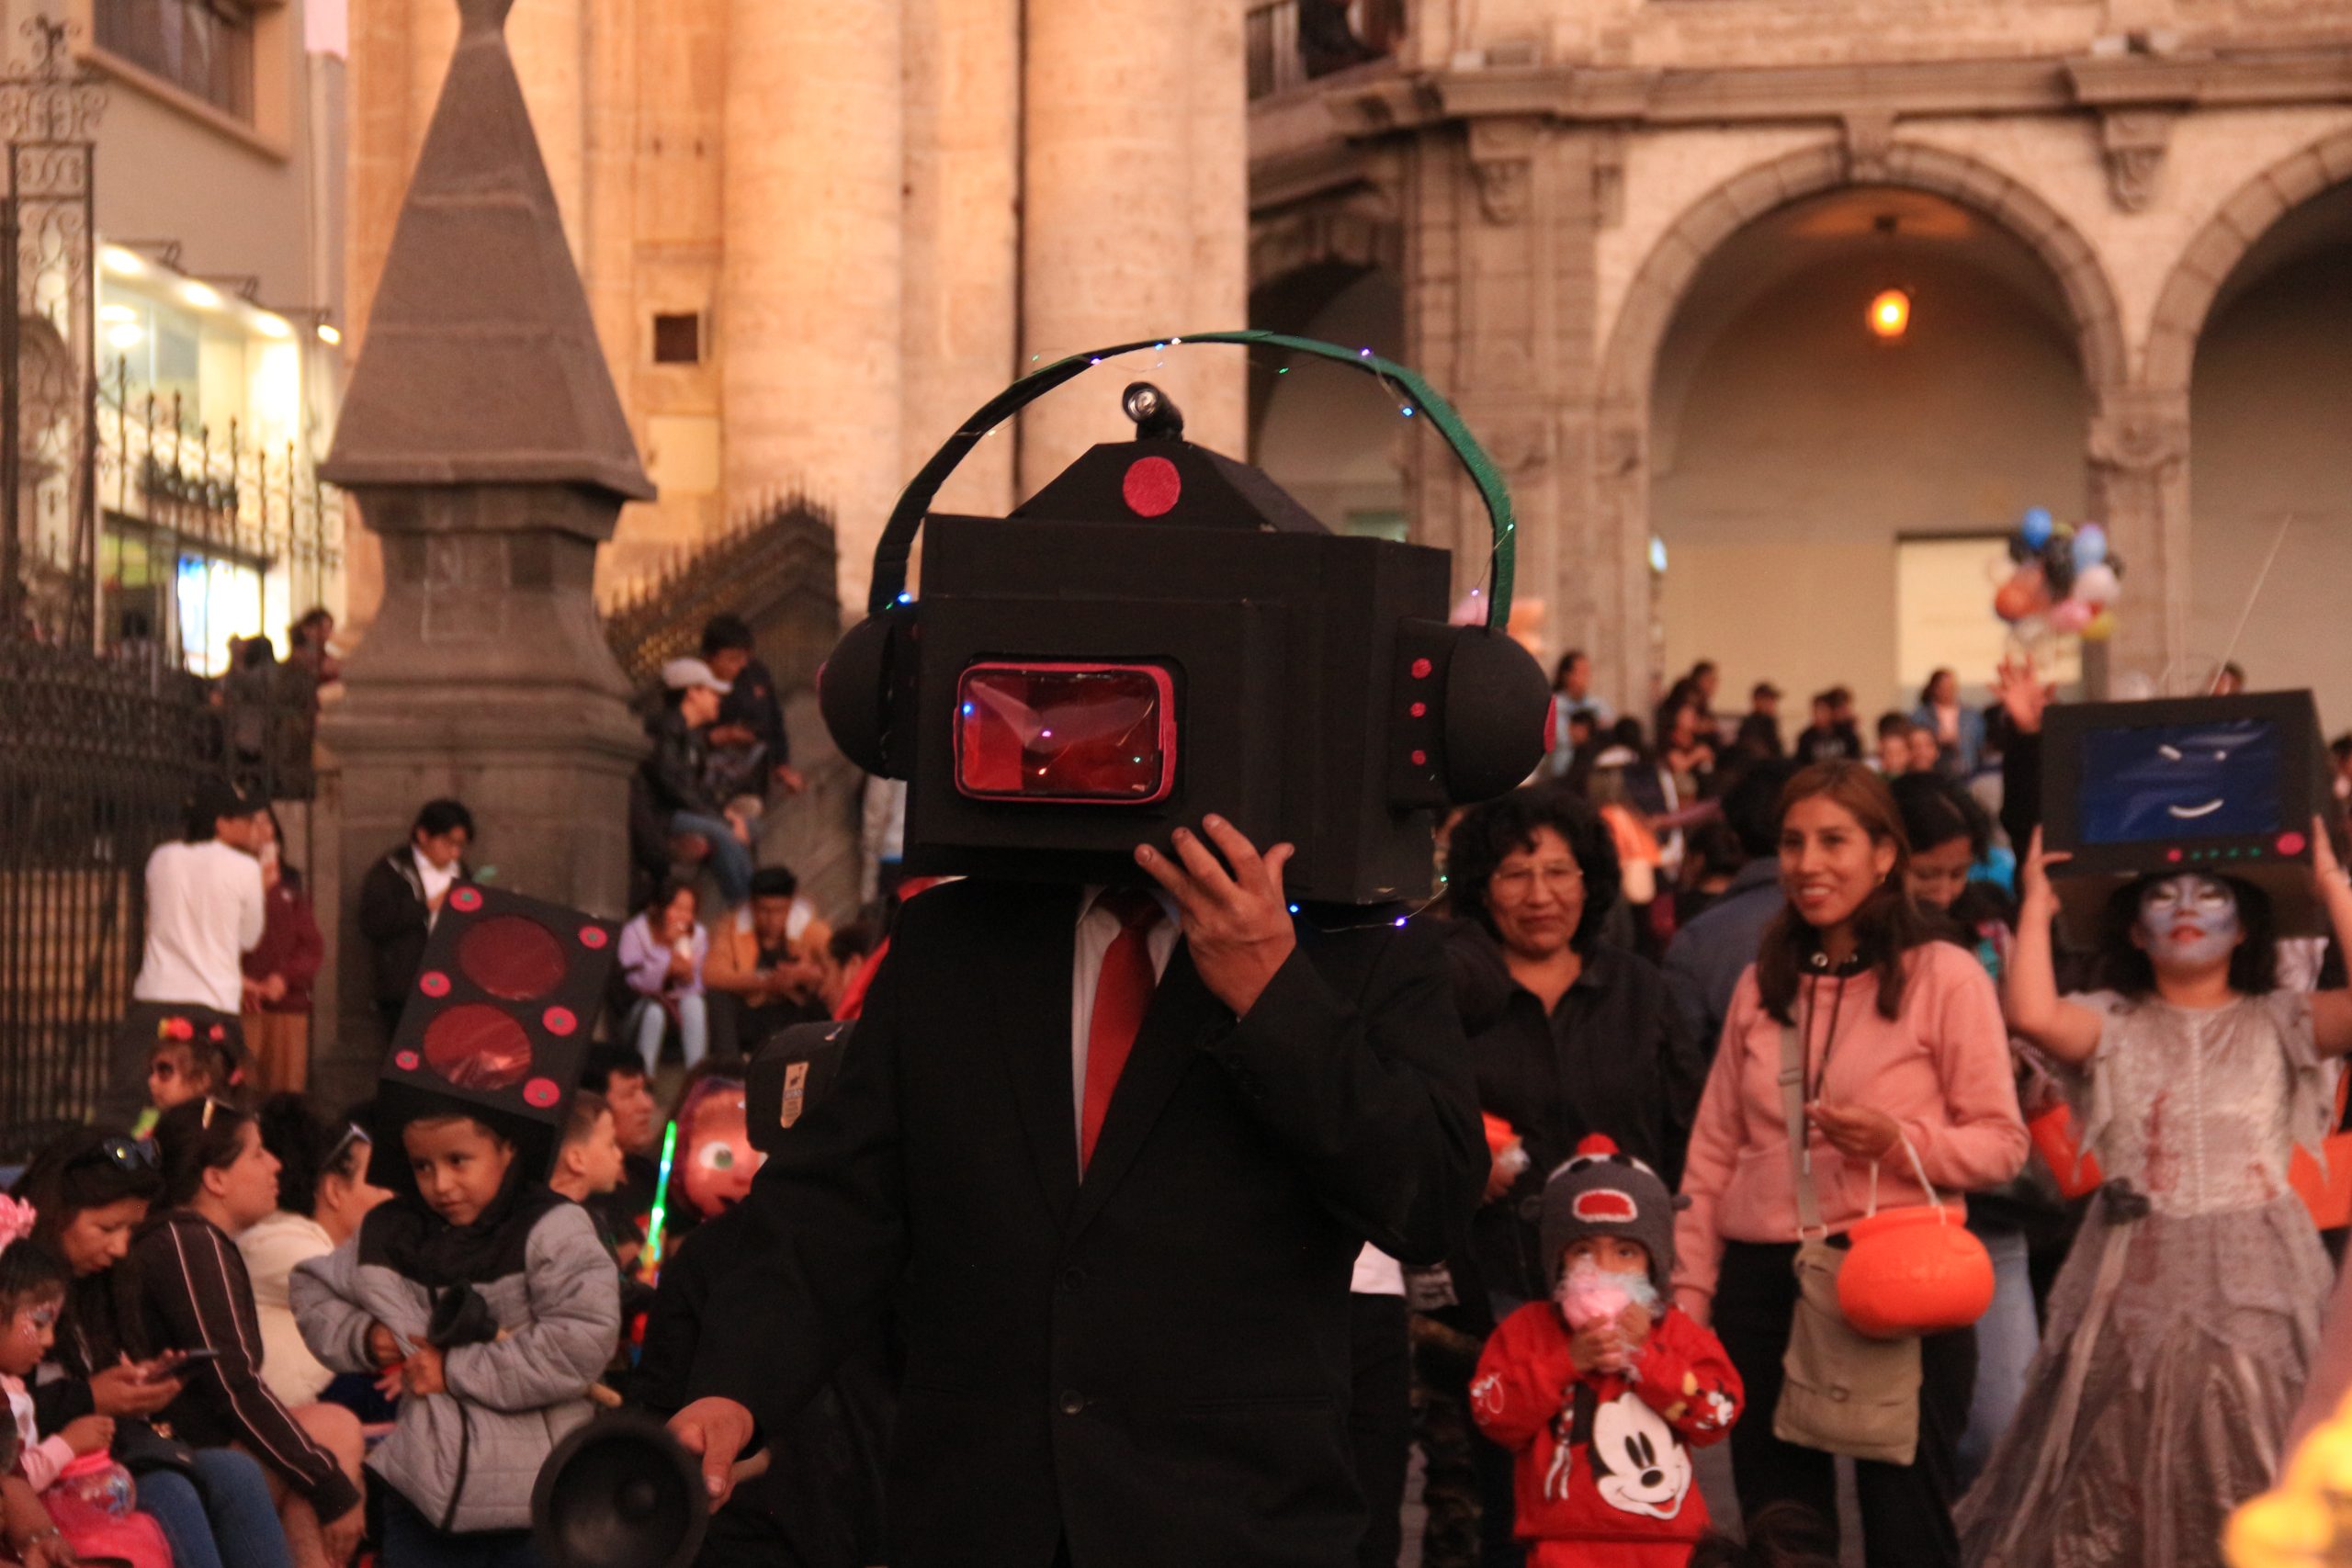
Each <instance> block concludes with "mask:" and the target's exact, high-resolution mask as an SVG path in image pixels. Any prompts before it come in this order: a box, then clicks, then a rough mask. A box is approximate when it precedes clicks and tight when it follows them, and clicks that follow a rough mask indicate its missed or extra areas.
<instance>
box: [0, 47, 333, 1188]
mask: <svg viewBox="0 0 2352 1568" xmlns="http://www.w3.org/2000/svg"><path fill="white" fill-rule="evenodd" d="M26 36H27V37H28V38H29V39H31V40H32V54H31V58H30V59H29V61H28V62H26V63H25V64H24V65H23V66H22V67H20V68H19V69H17V70H16V71H15V72H13V73H8V74H6V75H0V175H5V177H6V186H5V189H0V1159H13V1158H17V1157H21V1156H24V1155H26V1154H27V1153H28V1152H30V1150H32V1149H33V1148H35V1147H37V1146H38V1145H40V1143H41V1142H42V1141H44V1140H45V1139H46V1138H47V1137H48V1136H49V1135H50V1134H52V1133H53V1132H54V1131H55V1130H56V1129H57V1128H58V1127H60V1126H61V1125H66V1124H72V1123H75V1122H82V1121H85V1120H86V1119H87V1118H88V1116H89V1115H90V1114H91V1111H92V1109H93V1107H94V1105H95V1103H96V1098H97V1095H98V1092H99V1089H100V1088H101V1086H102V1081H103V1078H104V1076H105V1073H106V1070H107V1057H108V1047H109V1045H110V1043H111V1041H112V1039H113V1036H114V1033H115V1031H116V1029H117V1027H118V1025H119V1021H120V1019H121V1017H122V1013H123V1010H124V1009H125V1006H126V1004H127V1003H128V1000H129V998H130V986H131V982H132V980H133V978H134V977H135V976H136V973H137V969H138V965H139V961H140V954H141V944H142V942H143V934H144V931H145V925H146V919H145V917H146V898H145V870H146V863H147V857H148V855H149V854H150V853H151V852H153V850H154V848H155V846H156V845H157V844H159V843H161V842H163V841H164V840H166V839H168V838H172V837H175V836H176V835H177V834H178V833H179V831H180V829H181V828H182V825H183V824H182V815H181V814H182V803H183V802H184V801H185V800H186V799H187V795H188V792H189V789H190V787H191V786H192V785H193V784H194V783H195V782H196V781H197V779H198V777H200V776H202V775H204V774H207V773H229V774H232V775H234V776H236V777H238V778H239V779H240V780H241V781H243V782H245V783H247V784H252V785H254V786H256V787H257V788H259V789H261V790H263V791H265V792H266V793H267V795H268V796H269V797H270V798H271V799H274V800H288V799H300V798H308V797H309V795H311V728H312V716H313V714H314V712H315V708H316V703H317V693H316V689H315V686H314V685H313V683H312V681H311V675H310V673H309V671H308V670H307V669H306V668H304V667H303V666H301V665H299V664H279V663H277V662H276V661H275V660H268V659H261V658H248V659H244V660H232V663H231V668H230V670H229V671H228V672H227V673H226V674H225V675H223V676H222V678H221V679H220V680H218V681H208V680H206V679H203V678H202V677H201V676H200V675H198V673H195V672H191V671H189V670H188V669H187V668H186V663H187V652H188V648H189V643H188V640H187V637H186V635H185V633H186V631H187V628H185V627H183V626H179V625H177V624H176V621H175V613H176V606H175V603H174V595H173V593H172V592H171V590H170V586H169V585H170V582H171V581H172V578H173V577H174V576H175V574H176V573H177V571H178V570H181V563H182V561H183V560H184V559H185V558H187V556H188V555H189V554H191V553H195V554H199V555H200V556H202V557H203V558H224V557H226V558H233V559H235V560H237V561H240V562H243V563H246V564H248V565H250V566H251V567H253V568H254V569H257V570H262V571H264V572H265V573H275V575H276V576H277V580H278V581H280V582H281V583H282V584H287V585H288V586H286V587H284V588H282V589H281V592H285V593H286V595H287V598H286V599H285V601H283V602H284V603H285V604H287V607H288V611H289V613H290V612H292V611H294V610H296V609H299V608H300V606H299V605H297V604H294V603H293V601H294V600H295V599H296V598H298V597H299V596H300V595H301V594H302V593H304V592H310V593H312V594H317V593H319V592H321V591H322V587H323V584H324V582H325V581H326V578H327V576H328V574H329V573H331V572H333V571H334V570H335V569H336V567H337V565H338V564H339V562H338V559H337V547H338V544H339V541H340V538H341V535H342V515H341V510H340V504H341V503H340V501H339V500H338V499H337V498H336V497H335V496H334V493H333V492H332V491H328V490H326V489H325V488H324V487H322V486H321V485H320V484H319V483H318V481H317V479H316V477H315V474H314V473H309V472H308V471H307V470H306V469H305V468H303V467H302V466H301V465H300V464H298V463H297V462H296V460H295V457H294V454H292V453H284V454H280V453H263V452H259V451H254V450H253V449H251V448H250V447H248V446H244V445H243V443H242V442H241V440H240V438H239V435H238V433H237V432H236V430H235V429H234V428H233V427H232V428H231V429H230V430H228V431H226V432H224V433H221V434H220V435H219V436H217V437H216V435H215V434H213V433H209V432H206V431H203V430H200V429H199V430H195V431H189V430H186V429H184V428H183V427H182V423H181V421H180V420H179V419H178V418H177V417H176V410H175V408H166V407H164V406H162V405H159V404H157V403H156V402H154V401H153V400H149V399H146V398H144V397H142V396H141V395H139V394H138V393H137V392H135V391H134V390H133V389H131V388H130V385H129V382H128V378H127V376H126V375H124V374H122V373H118V375H117V376H116V377H115V378H114V381H113V384H112V386H111V387H108V388H104V389H102V387H101V382H100V377H99V375H98V372H97V367H96V352H95V343H94V336H95V330H96V233H95V231H94V228H93V224H92V217H93V211H94V207H93V200H94V190H93V185H92V182H93V178H94V174H95V167H96V164H95V141H94V138H95V135H96V122H97V118H98V116H99V114H100V112H101V111H102V109H103V107H104V105H105V93H104V90H103V88H102V87H100V86H99V85H97V83H96V79H95V78H94V77H92V76H91V75H89V74H88V73H86V72H85V69H84V68H83V67H82V65H81V64H80V62H78V61H77V60H76V59H75V58H74V51H73V49H72V47H71V45H70V43H69V41H68V38H67V34H66V31H65V29H64V28H62V27H61V26H59V25H57V24H55V23H51V22H48V21H45V20H41V19H39V18H36V19H35V20H34V21H33V22H32V23H31V24H29V25H28V28H27V29H26ZM12 307H13V308H12ZM132 536H136V537H138V538H140V539H141V540H142V541H146V542H149V543H152V544H153V545H154V546H155V547H156V549H157V551H158V554H157V556H156V560H158V561H161V562H163V563H164V575H163V577H162V580H161V582H162V586H161V588H160V589H159V590H158V589H156V588H155V580H154V579H153V576H152V575H151V576H150V578H149V580H148V585H149V589H150V592H149V599H148V601H147V602H144V603H141V602H139V601H138V600H137V599H136V596H135V595H134V596H132V597H130V598H126V597H124V581H125V574H124V572H123V571H122V570H121V564H122V563H121V560H120V558H119V555H118V557H117V558H115V559H114V560H112V561H108V560H107V558H106V554H105V552H106V549H107V548H109V547H117V548H119V546H120V544H121V542H122V541H123V540H125V539H127V538H130V537H132ZM265 624H267V623H265Z"/></svg>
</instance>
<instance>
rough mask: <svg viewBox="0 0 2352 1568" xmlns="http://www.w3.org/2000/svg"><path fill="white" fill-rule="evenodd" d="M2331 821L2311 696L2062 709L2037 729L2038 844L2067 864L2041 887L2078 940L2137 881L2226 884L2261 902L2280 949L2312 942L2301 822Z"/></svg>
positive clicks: (2315, 919) (2093, 930)
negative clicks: (2249, 891) (2252, 891)
mask: <svg viewBox="0 0 2352 1568" xmlns="http://www.w3.org/2000/svg"><path fill="white" fill-rule="evenodd" d="M2323 814H2324V815H2328V816H2333V805H2332V802H2331V800H2330V797H2329V795H2328V788H2327V752H2326V749H2325V747H2324V746H2323V745H2322V743H2321V740H2320V730H2319V712H2318V709H2317V708H2316V707H2315V706H2314V705H2313V704H2312V694H2310V693H2309V692H2261V693H2246V694H2240V695H2237V696H2228V697H2182V698H2174V699H2167V700H2163V701H2156V702H2136V703H2072V704H2066V705H2061V706H2057V707H2053V708H2052V709H2051V710H2050V712H2049V714H2048V716H2046V717H2045V718H2044V720H2043V722H2042V841H2043V844H2044V847H2045V848H2048V849H2050V850H2053V851H2060V850H2063V851H2065V852H2068V853H2070V854H2072V855H2073V856H2074V859H2073V860H2071V861H2068V862H2066V863H2064V864H2061V865H2056V866H2053V867H2052V868H2051V886H2052V888H2053V890H2054V891H2055V892H2056V893H2057V895H2058V901H2059V907H2060V908H2061V910H2062V912H2063V913H2064V916H2065V918H2066V921H2067V924H2068V927H2069V929H2070V931H2072V933H2073V934H2074V936H2075V940H2076V941H2078V942H2085V943H2086V944H2087V943H2090V942H2096V940H2097V937H2098V921H2099V916H2100V911H2101V910H2102V909H2103V908H2105V906H2106V904H2107V900H2108V898H2109V896H2110V895H2112V894H2113V892H2114V891H2115V889H2117V888H2118V887H2120V886H2124V885H2125V884H2127V883H2129V882H2130V881H2131V880H2132V879H2133V878H2135V877H2140V876H2149V875H2154V876H2165V875H2171V874H2176V873H2180V872H2202V873H2205V874H2209V875H2214V876H2228V877H2234V878H2236V879H2238V880H2239V881H2242V882H2245V883H2249V884H2251V885H2253V886H2256V887H2259V888H2260V889H2261V890H2262V891H2263V892H2264V893H2265V894H2267V896H2268V897H2269V900H2270V908H2271V911H2272V913H2273V915H2274V917H2275V919H2276V920H2277V922H2278V934H2279V935H2281V936H2319V935H2324V934H2325V933H2326V931H2327V924H2326V919H2325V917H2324V914H2323V912H2322V911H2321V909H2320V908H2319V906H2318V904H2317V903H2316V902H2315V901H2314V900H2313V899H2312V881H2311V867H2312V843H2311V833H2312V817H2313V816H2315V815H2323Z"/></svg>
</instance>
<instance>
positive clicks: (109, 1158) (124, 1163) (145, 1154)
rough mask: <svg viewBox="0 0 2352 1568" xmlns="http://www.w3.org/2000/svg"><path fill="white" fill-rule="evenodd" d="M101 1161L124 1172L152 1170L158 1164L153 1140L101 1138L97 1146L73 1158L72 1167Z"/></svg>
mask: <svg viewBox="0 0 2352 1568" xmlns="http://www.w3.org/2000/svg"><path fill="white" fill-rule="evenodd" d="M101 1160H103V1161H106V1162H107V1163H109V1164H112V1165H116V1166H119V1167H120V1168H123V1169H124V1170H153V1169H154V1168H155V1167H156V1165H157V1164H158V1163H159V1161H158V1157H157V1156H156V1153H155V1140H154V1139H153V1138H124V1137H111V1138H101V1139H100V1140H99V1141H98V1144H97V1146H96V1147H95V1148H92V1149H87V1150H85V1151H84V1152H83V1153H81V1154H80V1155H77V1156H74V1160H73V1162H72V1163H73V1164H74V1165H96V1164H97V1163H98V1162H100V1161H101Z"/></svg>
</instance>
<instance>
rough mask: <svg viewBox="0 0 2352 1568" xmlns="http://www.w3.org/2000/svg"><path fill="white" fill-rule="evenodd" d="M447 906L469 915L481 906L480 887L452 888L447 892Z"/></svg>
mask: <svg viewBox="0 0 2352 1568" xmlns="http://www.w3.org/2000/svg"><path fill="white" fill-rule="evenodd" d="M449 908H453V909H458V910H461V911H462V912H464V913H466V914H469V915H470V914H472V913H473V912H474V911H475V910H476V909H479V908H481V888H479V887H458V888H452V889H451V890H450V893H449Z"/></svg>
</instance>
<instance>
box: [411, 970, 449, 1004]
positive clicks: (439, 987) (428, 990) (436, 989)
mask: <svg viewBox="0 0 2352 1568" xmlns="http://www.w3.org/2000/svg"><path fill="white" fill-rule="evenodd" d="M416 988H417V989H418V990H420V991H423V992H424V994H425V995H426V996H428V997H446V996H447V995H448V994H449V976H447V975H444V974H443V973H441V971H440V970H438V969H427V970H426V971H425V972H424V974H422V975H419V976H417V977H416Z"/></svg>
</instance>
